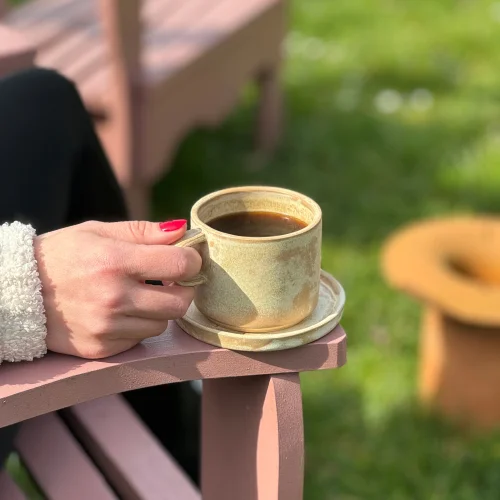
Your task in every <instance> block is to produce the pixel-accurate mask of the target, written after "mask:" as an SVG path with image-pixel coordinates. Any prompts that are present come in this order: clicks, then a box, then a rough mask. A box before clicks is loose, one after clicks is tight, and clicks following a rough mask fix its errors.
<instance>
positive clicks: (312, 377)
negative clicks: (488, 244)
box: [155, 0, 500, 500]
mask: <svg viewBox="0 0 500 500" xmlns="http://www.w3.org/2000/svg"><path fill="white" fill-rule="evenodd" d="M499 33H500V2H497V3H492V2H489V1H482V0H476V1H473V0H461V1H460V0H414V1H403V0H399V1H398V0H392V1H391V0H364V1H362V0H295V1H294V2H292V4H291V26H290V33H289V37H288V41H287V65H286V70H285V74H284V86H285V94H286V104H287V120H286V133H285V137H284V139H283V142H282V145H281V147H280V149H279V151H278V152H277V153H276V155H275V156H274V157H273V158H272V159H271V160H269V161H266V160H263V159H262V158H258V157H255V155H253V154H252V150H251V147H250V144H251V127H250V125H251V119H252V110H253V108H252V104H253V102H254V96H253V95H252V94H251V93H249V95H247V96H246V98H245V103H244V104H243V105H242V106H241V107H240V109H239V110H238V111H237V112H236V113H235V114H234V115H233V117H232V118H231V119H230V120H229V121H228V122H227V123H226V124H225V125H224V126H223V127H222V128H220V129H218V130H215V131H209V132H203V131H201V132H198V133H195V134H193V135H192V136H190V137H189V138H188V140H186V141H185V143H184V144H183V146H182V148H181V150H180V152H179V154H178V156H177V158H176V161H175V165H174V167H173V169H172V171H171V172H170V173H169V174H168V175H167V176H166V177H165V179H164V180H162V182H161V183H160V184H159V185H158V186H157V189H156V191H155V208H156V215H157V216H158V218H161V217H164V216H166V215H170V214H176V215H187V214H188V213H189V208H190V206H191V204H192V203H193V201H195V200H196V199H197V198H199V197H200V196H201V195H203V194H204V193H207V192H209V191H212V190H214V189H218V188H221V187H225V186H233V185H242V184H256V183H264V184H272V185H279V186H285V187H289V188H292V189H296V190H299V191H302V192H304V193H306V194H308V195H310V196H312V197H313V198H315V199H316V200H317V201H318V202H319V203H320V204H321V206H322V208H323V211H324V248H323V267H324V268H325V269H326V270H327V271H329V272H331V273H333V274H334V275H335V276H337V277H338V278H339V279H340V280H341V282H342V283H343V284H344V286H345V288H346V291H347V297H348V299H347V308H346V312H345V317H344V321H343V325H344V327H345V329H346V330H347V332H348V335H349V362H348V365H347V366H346V367H344V368H342V369H341V370H339V371H336V372H335V371H334V372H323V373H315V374H307V375H304V376H303V379H302V380H303V388H304V407H305V408H304V409H305V424H306V445H307V475H306V493H305V499H306V500H331V499H336V500H354V499H375V500H378V499H380V500H384V499H391V500H392V499H394V500H406V499H411V500H418V499H422V500H441V499H450V500H476V499H478V500H479V499H480V500H489V499H491V500H497V499H498V498H500V435H497V436H496V437H495V436H482V437H481V436H471V435H469V436H467V435H465V434H464V433H463V432H460V431H459V430H458V429H455V428H453V427H451V426H449V425H446V424H445V423H443V422H440V421H439V420H438V419H436V418H434V417H432V416H430V415H426V414H424V413H423V412H421V411H420V410H419V409H418V403H417V399H416V366H417V341H418V324H419V306H418V304H416V303H414V302H413V301H411V300H410V299H408V298H406V297H404V296H402V295H401V294H399V293H397V292H394V291H391V290H390V289H388V288H387V287H386V285H385V284H384V282H383V280H382V278H381V276H380V272H379V252H380V247H381V244H382V243H383V241H384V239H385V238H386V237H387V236H388V235H389V234H391V232H392V231H394V230H395V229H397V228H398V227H400V226H401V225H403V224H405V223H407V222H409V221H411V220H414V219H417V218H423V217H427V216H432V215H436V214H449V213H456V212H499V211H500V165H499V164H500V71H499V70H498V68H499V67H500V38H499ZM499 362H500V360H499ZM235 500H237V499H235Z"/></svg>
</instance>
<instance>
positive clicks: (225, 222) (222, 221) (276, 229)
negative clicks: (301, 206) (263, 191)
mask: <svg viewBox="0 0 500 500" xmlns="http://www.w3.org/2000/svg"><path fill="white" fill-rule="evenodd" d="M208 225H209V226H210V227H211V228H213V229H215V230H216V231H221V232H222V233H227V234H233V235H235V236H248V237H253V238H259V237H260V238H262V237H266V236H281V235H284V234H289V233H294V232H296V231H299V230H300V229H304V228H305V227H306V226H307V224H306V223H305V222H303V221H301V220H300V219H296V218H295V217H292V216H290V215H284V214H279V213H275V212H235V213H232V214H227V215H223V216H222V217H217V218H216V219H213V220H211V221H210V222H208Z"/></svg>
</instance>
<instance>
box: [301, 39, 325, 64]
mask: <svg viewBox="0 0 500 500" xmlns="http://www.w3.org/2000/svg"><path fill="white" fill-rule="evenodd" d="M302 50H303V53H304V55H305V56H306V57H307V58H308V59H312V60H314V61H317V60H318V59H322V58H323V57H325V54H326V44H325V42H324V41H323V40H321V39H320V38H313V37H311V38H306V39H305V40H304V42H303V48H302Z"/></svg>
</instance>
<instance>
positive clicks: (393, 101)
mask: <svg viewBox="0 0 500 500" xmlns="http://www.w3.org/2000/svg"><path fill="white" fill-rule="evenodd" d="M373 104H374V105H375V108H376V110H377V111H378V112H379V113H384V114H387V115H388V114H392V113H395V112H396V111H399V109H401V106H402V104H403V97H402V96H401V94H400V93H399V92H398V91H397V90H393V89H384V90H381V91H380V92H379V93H378V94H377V95H376V96H375V99H374V100H373Z"/></svg>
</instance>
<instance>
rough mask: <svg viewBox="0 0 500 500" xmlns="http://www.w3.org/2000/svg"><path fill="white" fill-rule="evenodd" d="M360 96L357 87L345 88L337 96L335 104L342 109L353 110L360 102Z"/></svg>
mask: <svg viewBox="0 0 500 500" xmlns="http://www.w3.org/2000/svg"><path fill="white" fill-rule="evenodd" d="M359 96H360V95H359V91H358V90H357V89H353V88H343V89H340V90H339V92H338V93H337V95H336V96H335V104H336V105H337V108H338V109H340V110H341V111H346V112H347V111H352V110H354V109H355V108H356V106H357V105H358V103H359Z"/></svg>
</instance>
